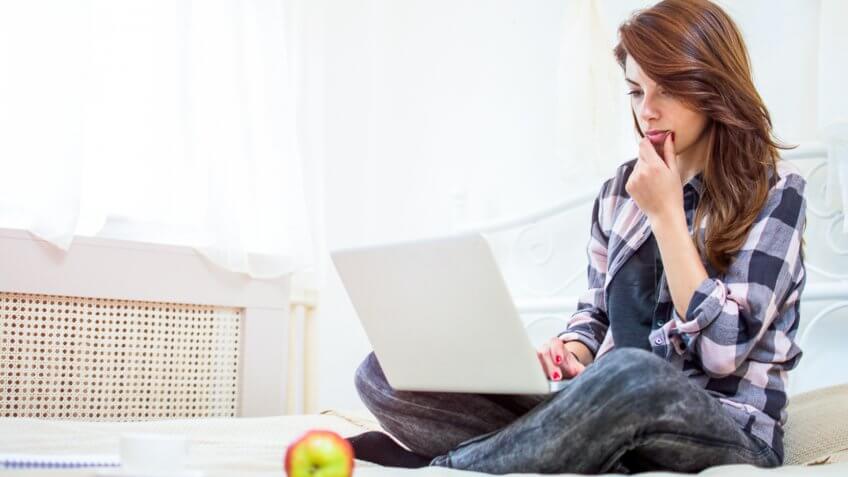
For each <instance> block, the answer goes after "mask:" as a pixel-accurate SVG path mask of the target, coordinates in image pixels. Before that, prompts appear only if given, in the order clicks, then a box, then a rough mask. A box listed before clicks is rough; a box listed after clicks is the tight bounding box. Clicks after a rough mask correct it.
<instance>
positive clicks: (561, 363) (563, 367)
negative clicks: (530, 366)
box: [536, 337, 586, 381]
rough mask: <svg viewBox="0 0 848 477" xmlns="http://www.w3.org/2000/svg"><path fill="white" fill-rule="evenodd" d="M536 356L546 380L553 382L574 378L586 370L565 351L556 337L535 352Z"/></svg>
mask: <svg viewBox="0 0 848 477" xmlns="http://www.w3.org/2000/svg"><path fill="white" fill-rule="evenodd" d="M536 356H537V357H538V358H539V362H540V363H542V369H544V370H545V374H546V375H547V376H548V379H552V380H554V381H559V380H561V379H570V378H573V377H576V376H578V375H579V374H580V373H582V372H583V370H584V369H586V366H583V364H582V363H581V362H580V361H578V360H577V358H576V357H574V355H573V354H571V351H568V350H567V349H565V343H564V342H563V341H562V340H561V339H559V338H557V337H553V338H551V339H550V340H548V342H547V343H545V344H543V345H542V347H541V348H539V349H538V350H536Z"/></svg>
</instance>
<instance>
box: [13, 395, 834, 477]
mask: <svg viewBox="0 0 848 477" xmlns="http://www.w3.org/2000/svg"><path fill="white" fill-rule="evenodd" d="M363 416H364V415H363V414H357V413H355V412H353V413H352V412H333V411H325V414H322V415H309V416H282V417H264V418H234V419H188V420H186V419H183V420H165V421H145V422H124V423H115V422H73V421H46V420H38V419H24V418H0V452H2V453H66V454H102V453H115V454H117V452H118V439H119V437H120V435H121V433H124V432H156V433H166V434H170V433H174V434H185V435H187V436H188V438H189V440H190V442H191V451H190V462H191V467H192V468H195V469H202V470H204V471H206V473H207V475H208V476H210V477H216V476H235V475H239V476H248V477H249V476H269V477H270V476H277V477H279V476H282V475H284V473H283V464H282V461H283V455H284V453H285V448H286V445H287V444H288V443H289V442H291V441H292V440H293V439H295V438H296V437H298V436H299V435H300V434H302V433H303V432H305V431H307V430H309V429H314V428H322V429H331V430H333V431H336V432H338V433H339V434H341V435H342V436H345V437H347V436H351V435H355V434H358V433H360V432H363V431H364V430H367V429H374V428H375V427H374V423H373V422H372V421H370V420H368V419H367V418H360V417H363ZM7 474H10V475H20V476H29V475H48V476H56V477H60V476H65V475H68V476H71V475H73V476H83V475H94V471H93V470H72V471H66V470H50V471H44V470H41V471H8V472H7ZM354 475H355V476H409V477H428V476H442V475H446V476H461V475H484V474H479V473H476V472H467V471H459V470H450V469H443V468H423V469H415V470H410V469H396V468H388V467H381V466H377V465H374V464H370V463H368V462H364V461H360V460H357V461H356V466H355V469H354ZM510 475H539V474H510ZM563 475H576V474H563ZM639 475H644V476H659V475H662V476H670V475H679V474H672V473H669V472H656V473H645V474H639ZM700 475H704V476H731V477H734V476H757V475H761V476H790V475H804V476H830V475H833V476H836V475H848V462H838V463H835V464H827V465H815V466H785V467H782V468H778V469H758V468H755V467H752V466H739V465H737V466H723V467H715V468H712V469H708V470H706V471H704V472H702V473H701V474H700Z"/></svg>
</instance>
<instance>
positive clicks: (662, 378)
mask: <svg viewBox="0 0 848 477" xmlns="http://www.w3.org/2000/svg"><path fill="white" fill-rule="evenodd" d="M593 366H595V367H597V368H596V369H595V370H594V371H595V373H594V374H595V377H596V379H597V380H598V381H599V382H600V383H603V384H602V385H605V386H608V387H609V388H610V391H612V393H613V394H614V395H616V396H617V397H618V398H620V399H624V400H628V399H632V398H640V399H651V400H652V399H660V400H661V399H663V398H664V396H668V395H669V393H668V392H667V391H668V390H669V388H672V389H673V388H676V387H677V386H678V384H679V379H678V378H680V377H681V375H680V373H679V372H678V371H677V370H676V369H675V368H674V367H673V366H672V365H671V364H669V363H668V362H667V361H665V360H664V359H662V358H660V357H659V356H657V355H655V354H653V353H651V352H650V351H647V350H643V349H639V348H620V349H614V350H612V351H610V352H609V353H608V354H606V355H604V356H603V357H602V358H601V359H599V360H598V361H597V362H596V363H595V364H594V365H593ZM591 368H592V366H590V367H589V368H587V371H588V370H590V369H591Z"/></svg>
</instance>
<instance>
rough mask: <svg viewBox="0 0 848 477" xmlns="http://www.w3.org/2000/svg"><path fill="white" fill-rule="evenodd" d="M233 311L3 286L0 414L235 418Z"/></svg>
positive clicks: (236, 319) (236, 324)
mask: <svg viewBox="0 0 848 477" xmlns="http://www.w3.org/2000/svg"><path fill="white" fill-rule="evenodd" d="M242 316H243V313H242V312H241V309H239V308H221V307H214V306H206V305H184V304H174V303H156V302H140V301H124V300H111V299H97V298H77V297H65V296H48V295H32V294H20V293H5V292H0V416H6V417H37V418H50V419H76V420H147V419H164V418H180V417H183V418H186V417H211V416H236V415H237V413H238V402H239V372H238V371H239V336H240V331H241V326H242Z"/></svg>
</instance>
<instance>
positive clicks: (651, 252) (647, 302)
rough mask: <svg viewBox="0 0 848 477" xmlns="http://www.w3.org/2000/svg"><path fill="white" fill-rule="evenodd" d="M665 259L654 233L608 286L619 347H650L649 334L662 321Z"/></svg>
mask: <svg viewBox="0 0 848 477" xmlns="http://www.w3.org/2000/svg"><path fill="white" fill-rule="evenodd" d="M662 274H663V264H662V258H661V256H660V251H659V248H658V246H657V242H656V239H655V238H654V234H650V235H649V236H648V239H647V240H645V243H643V244H642V246H640V247H639V249H638V250H637V251H636V252H635V253H634V254H633V255H631V256H630V258H628V259H627V261H626V262H625V263H624V265H623V266H622V268H621V269H620V270H619V271H618V273H616V274H615V276H614V277H613V278H612V281H611V282H610V285H609V287H608V288H607V318H608V319H609V323H610V326H609V332H611V333H612V338H613V341H614V342H615V347H616V348H625V347H627V348H642V349H645V350H648V351H650V350H651V343H650V341H649V338H648V335H649V334H650V333H651V330H652V329H656V328H659V327H660V326H662V324H663V317H664V316H667V315H665V313H666V311H667V310H666V309H665V308H666V307H664V306H662V305H659V306H658V305H657V298H658V295H659V285H660V283H659V282H660V277H662Z"/></svg>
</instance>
